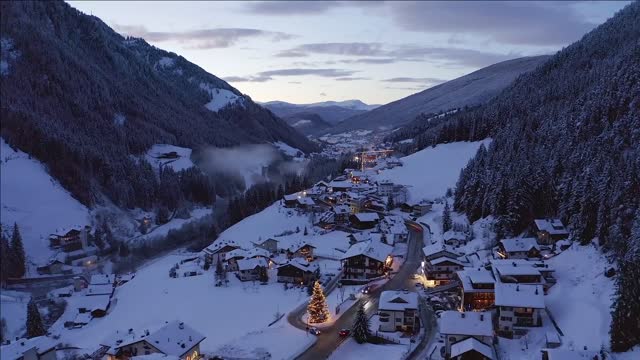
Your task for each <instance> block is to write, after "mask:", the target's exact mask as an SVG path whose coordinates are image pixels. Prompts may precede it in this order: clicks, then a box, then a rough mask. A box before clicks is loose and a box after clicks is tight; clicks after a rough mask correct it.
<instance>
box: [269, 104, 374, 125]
mask: <svg viewBox="0 0 640 360" xmlns="http://www.w3.org/2000/svg"><path fill="white" fill-rule="evenodd" d="M261 105H262V106H264V107H266V108H267V109H269V110H271V111H272V112H273V113H274V114H276V115H278V116H280V117H289V116H291V115H294V114H296V113H306V114H310V113H315V114H317V115H319V116H320V117H321V118H322V119H323V120H324V121H326V122H328V123H330V124H332V125H335V124H337V123H339V122H341V121H343V120H345V119H347V118H349V117H352V116H354V115H358V114H362V113H364V112H366V111H369V110H372V109H375V108H376V107H378V106H379V105H368V104H365V103H364V102H362V101H360V100H345V101H324V102H317V103H311V104H292V103H288V102H285V101H269V102H265V103H262V104H261ZM296 116H297V115H296Z"/></svg>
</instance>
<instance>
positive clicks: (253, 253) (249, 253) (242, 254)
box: [224, 247, 271, 260]
mask: <svg viewBox="0 0 640 360" xmlns="http://www.w3.org/2000/svg"><path fill="white" fill-rule="evenodd" d="M270 255H271V254H270V253H269V251H267V250H265V249H263V248H259V247H254V248H251V249H249V250H245V249H234V250H231V251H229V252H228V253H226V254H225V255H224V259H225V260H229V259H233V258H245V259H250V258H254V257H259V256H262V257H269V256H270Z"/></svg>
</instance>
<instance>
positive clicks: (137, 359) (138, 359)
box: [130, 353, 180, 360]
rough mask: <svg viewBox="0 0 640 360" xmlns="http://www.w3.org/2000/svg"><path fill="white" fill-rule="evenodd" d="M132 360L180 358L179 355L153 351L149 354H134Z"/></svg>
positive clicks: (169, 359)
mask: <svg viewBox="0 0 640 360" xmlns="http://www.w3.org/2000/svg"><path fill="white" fill-rule="evenodd" d="M130 359H131V360H180V358H179V357H178V356H174V355H166V354H161V353H151V354H149V355H138V356H132V357H131V358H130Z"/></svg>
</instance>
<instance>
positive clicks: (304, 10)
mask: <svg viewBox="0 0 640 360" xmlns="http://www.w3.org/2000/svg"><path fill="white" fill-rule="evenodd" d="M337 5H340V3H338V2H335V1H259V2H250V3H249V4H248V5H247V11H249V12H251V13H254V14H260V15H314V14H321V13H324V12H326V11H327V10H329V9H330V8H332V7H334V6H337Z"/></svg>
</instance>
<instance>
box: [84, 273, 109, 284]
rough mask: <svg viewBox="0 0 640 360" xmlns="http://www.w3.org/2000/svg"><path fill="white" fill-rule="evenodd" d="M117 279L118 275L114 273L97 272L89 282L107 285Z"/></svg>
mask: <svg viewBox="0 0 640 360" xmlns="http://www.w3.org/2000/svg"><path fill="white" fill-rule="evenodd" d="M115 280H116V276H115V275H114V274H95V275H91V280H90V281H89V284H91V285H107V284H113V283H114V282H115Z"/></svg>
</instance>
